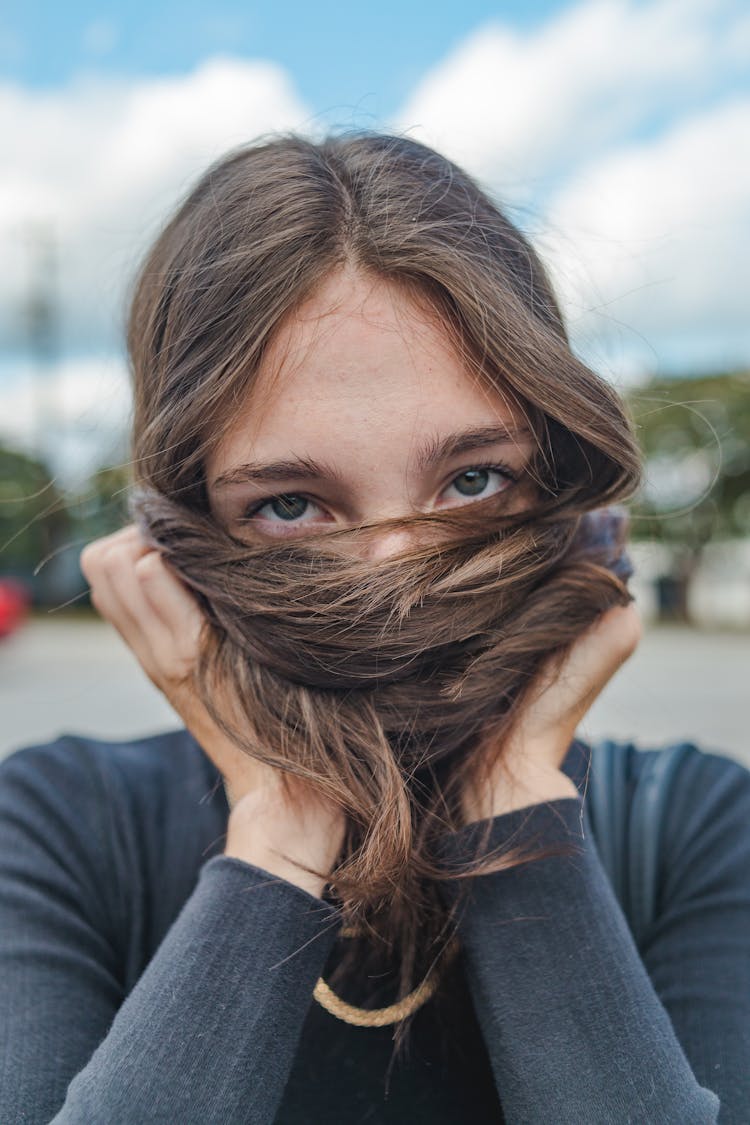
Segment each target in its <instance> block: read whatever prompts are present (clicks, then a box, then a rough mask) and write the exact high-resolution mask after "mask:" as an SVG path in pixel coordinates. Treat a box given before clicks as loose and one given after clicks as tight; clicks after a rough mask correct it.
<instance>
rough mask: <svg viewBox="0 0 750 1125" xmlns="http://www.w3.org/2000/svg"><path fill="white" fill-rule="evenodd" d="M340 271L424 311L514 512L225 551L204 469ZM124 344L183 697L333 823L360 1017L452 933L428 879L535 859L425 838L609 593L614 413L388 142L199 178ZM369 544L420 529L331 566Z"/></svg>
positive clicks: (419, 164) (513, 265) (490, 761)
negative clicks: (376, 556)
mask: <svg viewBox="0 0 750 1125" xmlns="http://www.w3.org/2000/svg"><path fill="white" fill-rule="evenodd" d="M342 266H349V267H355V268H356V269H358V270H360V271H363V272H364V273H366V274H367V275H369V276H372V277H373V278H376V279H381V280H383V281H386V282H389V283H391V284H392V285H395V286H399V287H401V289H402V291H403V292H404V294H405V295H406V296H407V297H409V298H410V299H411V300H413V301H416V302H419V303H420V304H421V305H422V307H424V308H425V310H427V311H428V312H429V313H430V314H431V315H432V316H434V317H435V318H438V323H439V324H440V325H441V326H442V327H443V330H444V332H445V333H446V336H447V338H449V340H450V342H451V344H452V345H453V347H454V348H455V349H456V350H457V353H458V354H459V355H460V356H461V358H462V360H463V362H464V363H465V365H466V369H467V371H468V372H470V373H471V374H472V375H473V376H474V377H475V378H476V379H477V380H479V381H480V382H481V383H482V384H483V385H484V386H486V387H489V388H492V389H493V390H494V391H495V392H498V391H499V392H500V393H501V394H502V396H503V397H504V400H505V401H506V402H508V403H509V404H511V405H512V407H513V409H514V412H515V413H516V414H518V415H519V416H520V417H521V418H522V419H523V420H524V421H525V422H526V423H527V424H528V425H529V427H530V429H531V431H532V433H533V435H534V438H535V443H534V446H535V448H534V452H533V454H532V457H531V459H530V461H529V464H528V467H527V469H526V470H525V472H526V473H527V475H528V480H529V481H531V482H532V483H533V496H532V500H531V502H530V503H529V504H528V505H527V506H526V507H525V508H524V509H523V511H521V512H518V511H515V512H511V511H509V509H508V504H509V501H508V491H509V490H504V491H503V492H501V493H498V494H496V495H494V496H492V497H489V498H487V499H485V500H478V501H475V502H473V503H471V504H468V505H462V506H460V507H458V508H452V509H449V510H445V509H441V510H439V511H436V512H433V513H419V514H416V515H413V516H408V517H407V516H404V517H402V518H399V519H391V520H385V521H378V522H377V523H372V524H362V525H360V526H358V527H356V528H346V529H342V530H337V531H333V532H327V533H325V534H322V535H314V536H305V537H304V540H299V541H292V542H290V541H289V540H285V541H284V542H283V543H279V542H278V541H275V542H269V541H268V540H265V541H262V540H260V539H258V538H257V537H256V538H253V536H252V535H249V536H245V535H243V536H242V538H238V537H237V536H235V535H232V534H230V533H229V531H227V530H226V529H225V528H224V527H222V526H221V525H220V523H219V522H218V520H217V519H215V518H214V517H213V516H212V512H211V506H210V503H209V496H208V491H207V482H206V474H205V469H204V466H205V463H206V459H207V456H208V454H209V453H210V451H211V450H214V449H215V448H216V445H217V443H218V442H220V441H221V439H222V436H223V435H224V434H226V432H227V430H228V427H229V426H230V425H231V423H232V421H233V419H234V418H235V416H236V409H237V404H238V403H239V402H241V401H243V400H244V399H245V398H246V396H248V395H249V393H250V392H251V391H252V388H253V385H254V381H255V380H256V375H257V372H258V369H259V366H260V364H261V363H262V360H263V357H264V353H265V351H266V350H267V348H268V345H269V342H270V341H271V340H272V339H273V337H274V333H275V332H276V331H277V330H278V329H279V326H280V325H281V324H282V322H283V321H284V320H285V318H286V317H287V316H289V314H291V313H293V311H294V310H295V309H296V308H297V307H298V306H299V305H300V304H301V303H302V302H303V301H304V300H305V299H306V298H308V297H310V296H311V295H312V294H313V293H314V292H315V291H316V290H317V289H318V287H319V286H320V285H321V284H322V283H323V281H324V280H326V279H327V278H328V277H329V276H330V275H331V274H332V273H333V272H334V271H335V270H337V269H339V268H341V267H342ZM127 341H128V350H129V356H130V361H131V366H132V375H133V381H134V391H135V408H134V419H133V430H132V455H133V466H134V484H135V486H136V487H135V489H134V491H133V495H132V501H131V512H132V514H133V516H134V518H135V519H137V520H138V522H139V523H140V526H141V527H142V529H143V531H144V533H145V534H146V536H147V538H148V539H149V540H150V542H152V543H153V544H154V545H155V546H157V547H158V548H159V549H160V550H161V551H162V552H163V554H164V556H165V558H166V559H167V561H168V563H169V564H170V565H171V566H172V567H173V568H174V571H175V572H176V573H177V574H178V575H179V576H180V577H181V578H182V579H183V581H185V583H186V584H187V585H188V587H189V588H190V589H191V590H192V591H193V592H194V593H195V595H196V596H197V597H198V599H199V601H200V603H201V605H202V607H203V609H204V611H205V618H206V626H205V631H204V643H203V646H202V649H201V659H200V662H199V666H198V668H197V670H196V690H197V691H198V692H199V693H200V696H201V698H202V699H203V702H204V703H205V706H206V707H207V709H208V711H209V712H210V713H211V714H212V716H213V718H214V720H215V721H216V723H217V724H218V725H219V726H220V727H221V728H222V729H223V730H224V731H225V732H226V733H227V734H229V735H230V737H232V738H233V739H234V740H235V741H236V742H237V744H238V745H239V746H240V747H242V749H243V750H244V751H246V752H247V753H248V754H250V755H252V756H253V757H254V758H256V759H258V760H261V761H263V762H265V763H267V764H269V765H271V766H273V767H275V768H277V769H278V770H280V771H281V772H282V774H283V776H284V777H285V778H287V777H288V778H292V777H296V778H298V779H300V780H301V781H303V782H304V783H305V784H307V785H309V786H311V787H312V789H313V790H315V791H316V792H317V793H318V794H319V795H321V796H323V797H325V798H326V799H328V800H330V801H332V802H334V803H335V804H336V805H337V806H338V807H339V808H341V810H343V812H344V814H345V818H346V825H347V828H346V833H345V843H344V846H343V848H342V851H341V853H340V855H339V857H338V861H337V863H336V866H335V867H334V870H333V871H332V873H330V874H329V873H327V872H326V873H323V875H324V877H326V878H327V879H328V886H327V890H326V895H327V897H328V899H329V901H331V902H334V903H336V904H337V905H338V906H339V908H340V916H341V920H342V925H343V926H346V927H347V930H348V931H354V932H355V934H356V935H358V936H356V937H355V938H354V939H350V940H349V941H348V942H344V943H343V944H342V949H341V957H340V961H339V963H338V966H337V968H336V971H335V973H334V976H333V977H332V978H331V983H332V985H334V986H338V987H341V986H342V985H344V984H345V983H346V982H347V981H349V982H351V981H353V980H354V979H355V978H356V979H357V980H358V981H359V982H360V985H362V982H363V981H364V980H365V979H369V980H370V986H369V987H368V990H367V998H368V999H369V1001H370V1002H371V1003H372V1001H373V1000H382V999H383V987H384V986H383V979H384V978H383V976H382V974H381V976H380V977H375V978H374V983H373V980H372V979H371V978H369V977H368V969H369V970H372V969H373V968H376V967H377V968H380V969H381V970H382V969H383V965H384V964H387V965H389V966H390V967H391V968H392V969H393V972H394V977H393V980H395V981H396V982H397V987H396V993H397V994H398V995H404V994H406V993H407V992H408V991H409V990H410V989H411V988H413V987H414V985H415V984H416V983H417V982H418V981H420V980H421V979H422V977H423V975H424V973H425V970H426V969H427V968H429V967H431V966H433V965H434V964H435V963H436V961H437V960H438V954H439V951H440V950H444V949H445V947H446V944H447V942H448V939H449V937H450V936H452V935H453V934H454V933H455V917H456V914H455V911H456V908H457V905H458V902H459V901H460V900H459V898H457V897H456V895H455V894H452V893H450V894H446V893H445V892H446V887H447V885H448V883H449V882H450V881H451V880H453V881H454V882H453V884H452V886H454V887H456V886H458V885H459V884H458V882H457V881H460V880H465V879H466V878H467V877H469V876H475V875H477V874H479V873H486V872H488V871H497V870H502V869H507V868H510V867H512V866H514V865H516V864H518V863H521V862H530V861H532V860H534V859H539V858H541V857H542V856H546V855H548V854H550V850H549V849H544V850H536V851H532V850H531V849H525V850H522V849H520V848H514V849H507V848H503V849H500V850H499V852H498V851H497V850H496V851H495V852H494V853H492V854H490V853H488V852H486V850H484V848H483V847H482V846H481V842H480V847H479V848H478V849H477V852H476V855H475V858H474V860H473V861H472V862H471V863H469V864H467V865H465V866H464V867H462V868H460V869H459V868H457V867H455V866H453V867H450V866H448V865H447V864H446V863H445V862H444V857H443V853H442V851H441V840H442V839H443V838H444V837H445V836H446V834H447V833H451V832H455V831H458V830H460V829H461V828H462V827H464V823H463V820H462V805H461V794H462V792H463V791H464V787H465V786H466V785H467V784H468V783H472V784H473V785H475V786H479V787H481V786H482V785H483V784H485V783H486V779H487V778H488V777H489V771H490V770H492V769H493V768H496V767H497V765H498V763H500V762H501V761H502V754H503V744H504V740H505V738H506V735H507V733H508V731H509V730H510V727H511V725H512V724H513V722H514V721H515V720H516V718H517V716H518V713H519V710H520V709H521V708H522V707H523V706H524V702H525V701H526V700H527V699H528V697H529V693H530V691H531V687H532V685H533V683H534V680H535V677H536V675H537V673H538V671H539V668H540V666H541V664H542V662H543V661H545V660H547V659H548V658H550V657H553V656H554V654H560V655H561V656H562V655H563V654H564V653H565V651H566V650H567V649H568V648H569V647H570V645H571V644H572V643H573V642H574V641H575V640H576V638H577V637H578V636H579V635H580V634H581V633H582V632H583V631H584V630H585V629H586V628H587V627H588V626H590V625H591V624H592V623H593V621H594V620H595V619H596V617H597V616H598V615H599V614H600V613H601V612H603V611H604V610H606V609H608V608H610V607H611V606H613V605H616V604H621V605H622V604H627V602H628V601H630V600H631V595H630V593H629V591H628V589H627V579H628V577H629V574H630V568H629V564H628V560H627V555H626V554H625V551H624V546H625V538H626V526H627V520H626V519H625V518H624V509H623V508H622V506H621V502H622V501H624V500H626V499H628V498H629V497H630V496H631V495H632V494H633V492H634V491H635V489H636V488H637V486H638V484H639V481H640V473H641V456H640V453H639V449H638V445H637V442H636V440H635V436H634V432H633V426H632V422H631V420H630V418H629V417H628V415H627V413H626V410H625V407H624V405H623V402H622V400H621V399H620V397H619V395H618V394H617V393H616V391H615V390H614V389H613V387H612V386H611V385H609V384H608V383H607V382H606V381H605V380H603V379H602V378H601V377H600V376H598V375H597V374H596V373H595V372H594V371H592V370H591V369H590V368H589V367H588V366H587V365H586V364H584V363H583V362H582V361H581V360H580V359H579V358H577V357H576V356H575V355H574V353H573V352H572V350H571V347H570V344H569V341H568V337H567V333H566V329H565V325H564V323H563V317H562V315H561V311H560V308H559V307H558V303H557V301H556V299H555V296H554V294H553V292H552V289H551V286H550V283H549V280H548V277H547V275H546V273H545V270H544V268H543V265H542V263H541V262H540V260H539V258H538V256H537V254H536V253H535V251H534V249H533V248H532V246H531V245H530V244H529V242H528V241H527V239H526V238H525V237H524V236H523V235H522V233H521V232H520V231H519V230H518V229H517V228H516V226H515V225H514V224H513V223H511V222H510V220H509V219H508V217H507V216H506V214H505V213H504V211H503V209H502V208H501V207H500V206H499V205H498V204H497V202H496V201H494V200H493V199H492V198H491V197H490V196H489V195H488V194H487V193H486V192H485V191H483V190H482V189H481V188H480V186H479V185H478V184H477V183H476V182H475V181H474V180H473V179H472V178H471V177H470V176H468V175H467V174H466V173H465V172H464V171H462V170H461V169H460V168H458V167H457V166H456V165H455V164H453V163H451V162H450V161H449V160H447V159H446V158H445V157H443V156H441V155H440V154H438V153H437V152H434V151H433V150H431V149H430V148H428V147H426V146H424V145H422V144H419V143H417V142H415V141H413V140H410V139H408V138H404V137H399V136H390V135H382V134H376V133H369V132H362V131H357V132H355V133H348V134H340V135H335V136H329V137H328V138H326V139H324V140H322V141H320V142H318V143H316V142H313V141H311V140H309V139H306V138H303V137H301V136H298V135H295V134H284V135H277V136H274V137H272V138H270V139H268V138H264V139H262V140H261V141H259V142H256V143H254V144H250V145H245V146H243V147H241V148H238V149H236V150H233V151H231V152H230V153H228V154H227V155H226V156H224V157H223V158H222V159H220V160H218V161H217V162H216V163H214V164H213V165H212V166H211V167H210V168H209V169H208V170H207V171H206V172H205V173H204V174H203V175H202V176H201V177H200V179H199V180H198V181H197V182H196V183H195V185H194V186H193V187H192V189H191V190H190V191H189V193H188V194H187V196H186V197H185V198H184V200H183V201H182V202H181V204H180V205H179V207H178V208H177V210H176V212H175V213H174V214H173V215H172V216H171V218H170V219H169V221H168V222H167V224H166V225H165V226H164V228H163V230H162V231H161V233H160V234H159V236H158V238H157V239H156V241H155V243H154V245H153V246H152V247H151V248H150V250H149V252H148V253H147V255H146V257H145V259H144V261H143V262H142V264H141V266H140V269H139V271H138V274H137V276H136V278H135V283H134V288H133V292H132V300H131V302H130V310H129V319H128V326H127ZM373 393H374V394H377V388H376V387H375V388H374V389H373ZM384 527H387V528H393V527H410V528H412V529H415V530H416V531H417V532H418V535H417V536H416V537H415V539H414V540H413V546H412V547H410V548H409V549H408V550H406V551H404V552H402V553H401V554H399V555H397V556H395V557H392V558H389V559H386V560H379V561H367V560H365V559H364V558H361V557H357V556H355V557H353V556H352V552H351V551H348V550H346V549H344V548H346V545H347V543H348V542H349V539H348V537H349V536H351V535H352V534H354V535H358V536H361V537H366V536H368V535H370V534H376V533H378V532H379V531H382V530H383V528H384ZM227 690H229V692H230V695H231V700H232V704H231V706H228V705H227V704H226V699H227ZM220 694H221V697H222V698H223V699H224V700H225V702H224V703H223V704H222V706H221V707H219V706H217V704H216V700H217V698H219V695H220ZM483 827H485V828H486V832H485V834H484V835H483V836H482V840H483V841H484V843H485V844H486V841H487V839H488V835H489V829H490V827H491V821H489V820H488V821H487V822H486V825H484V826H483ZM556 854H557V853H556ZM461 885H462V886H465V885H466V884H465V883H463V884H461ZM388 979H389V980H390V978H388ZM390 983H391V984H392V983H393V981H392V980H390ZM364 998H365V993H364V992H363V991H362V990H361V989H360V991H359V992H358V993H357V1000H358V1001H359V1002H363V1001H364ZM393 998H394V997H393V996H391V999H393ZM408 1022H409V1021H408V1020H407V1021H404V1022H403V1023H402V1024H401V1025H399V1027H398V1029H397V1031H396V1035H395V1042H396V1050H398V1048H399V1046H400V1045H401V1043H402V1041H403V1039H404V1036H405V1034H406V1030H407V1026H408Z"/></svg>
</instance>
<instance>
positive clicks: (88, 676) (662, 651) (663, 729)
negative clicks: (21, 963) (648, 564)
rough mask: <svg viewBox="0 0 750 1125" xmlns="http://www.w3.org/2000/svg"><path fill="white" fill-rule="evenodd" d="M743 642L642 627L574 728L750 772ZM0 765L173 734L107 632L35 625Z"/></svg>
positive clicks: (14, 691)
mask: <svg viewBox="0 0 750 1125" xmlns="http://www.w3.org/2000/svg"><path fill="white" fill-rule="evenodd" d="M748 684H750V634H747V633H744V634H737V633H704V632H696V631H694V630H690V629H683V628H677V627H665V626H661V627H659V628H655V627H653V626H647V627H646V632H645V635H644V638H643V640H642V642H641V644H640V646H639V647H638V649H637V651H636V653H635V654H634V656H633V657H631V659H630V660H629V661H628V663H627V664H626V665H625V666H624V667H623V668H622V669H621V670H620V672H619V673H618V674H617V675H616V676H615V678H614V679H613V680H612V681H611V682H610V684H609V685H608V687H607V688H606V690H605V691H604V692H603V694H602V695H601V696H600V697H599V699H598V700H597V701H596V703H595V704H594V706H593V708H592V709H591V711H590V712H589V714H588V716H587V717H586V719H585V720H584V722H583V724H582V725H581V727H580V728H579V734H580V735H581V736H582V737H583V738H596V737H601V736H604V735H607V736H610V737H613V738H632V739H633V740H634V741H636V742H637V743H638V744H639V745H641V746H643V747H644V748H646V747H648V746H659V745H661V744H663V743H665V742H670V741H675V740H677V739H681V738H687V739H691V740H692V741H695V742H697V743H698V744H699V745H700V746H701V747H702V748H703V749H706V750H713V751H715V752H717V753H722V754H727V755H728V756H731V757H736V758H738V759H739V760H740V761H742V762H743V763H744V764H745V765H747V766H750V738H749V737H748V735H747V710H746V704H747V694H748ZM0 715H1V716H2V722H0V757H1V756H3V755H4V754H7V753H8V752H10V751H11V750H13V749H15V748H17V747H19V746H23V745H29V744H31V743H35V742H43V741H48V740H49V739H51V738H54V737H55V736H56V735H57V734H60V733H63V732H66V733H80V734H88V735H94V736H96V737H99V738H113V739H120V738H128V737H131V736H137V735H143V734H151V733H153V732H155V731H158V730H166V729H167V728H169V727H176V726H180V725H181V724H180V721H179V719H178V718H177V716H176V715H175V714H174V712H173V711H172V710H171V708H170V707H169V706H168V704H167V703H166V701H165V700H164V699H163V697H162V696H161V695H160V694H159V692H158V691H157V690H156V688H154V687H153V686H152V684H151V683H150V681H149V680H148V678H147V677H146V675H145V674H144V673H143V672H142V671H141V669H140V666H139V665H138V663H137V662H136V660H135V657H134V656H132V655H131V653H130V651H129V649H128V648H127V647H126V646H125V644H124V642H123V641H122V640H121V639H120V637H119V635H118V634H117V633H116V632H115V630H114V629H113V628H111V627H110V626H108V625H105V624H104V623H102V622H98V621H86V620H82V621H70V620H68V621H66V620H64V619H62V618H58V619H55V618H54V617H50V618H49V619H44V618H36V619H34V620H32V621H31V622H30V624H28V625H27V627H26V628H25V629H24V630H22V631H21V632H20V633H18V634H15V635H14V636H12V637H10V638H8V639H6V640H5V641H3V642H2V643H0Z"/></svg>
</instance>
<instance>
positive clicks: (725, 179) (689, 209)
mask: <svg viewBox="0 0 750 1125" xmlns="http://www.w3.org/2000/svg"><path fill="white" fill-rule="evenodd" d="M748 26H749V25H748V19H747V15H746V14H744V12H743V5H742V4H740V3H738V2H736V0H654V2H652V3H649V4H641V3H636V2H635V0H583V2H582V3H579V4H576V5H572V6H570V7H569V8H566V9H565V10H564V11H562V12H561V13H560V14H559V15H557V16H556V17H554V18H553V19H551V20H549V21H548V22H547V23H546V24H544V25H543V26H541V27H539V28H536V29H535V30H533V31H530V32H527V33H523V34H521V33H516V32H514V31H511V30H509V29H508V28H505V27H502V26H500V25H497V24H491V25H488V26H486V27H484V28H481V29H479V30H478V31H477V32H476V33H475V34H474V35H472V36H470V37H469V38H468V39H467V40H466V41H465V42H464V43H462V44H460V45H459V46H458V47H457V48H456V49H455V50H454V51H453V52H451V54H450V55H449V57H448V58H446V59H445V60H443V62H442V63H441V64H440V65H439V66H437V67H436V68H435V69H434V70H433V71H432V72H431V73H429V74H428V75H426V76H425V78H424V80H423V81H422V83H421V84H420V86H419V87H418V88H417V90H415V92H414V95H413V97H412V98H411V99H410V101H409V102H408V104H407V105H406V106H404V108H403V110H402V111H401V112H400V113H399V115H398V119H397V121H396V122H395V123H394V126H395V127H396V128H397V129H399V130H401V131H405V132H408V133H409V134H410V135H412V136H415V137H416V138H418V139H422V140H424V141H426V142H427V143H429V144H433V145H434V146H435V147H437V148H439V149H441V150H442V151H444V152H445V153H446V154H447V155H449V156H451V157H452V158H453V159H454V160H456V161H457V162H458V163H459V164H462V165H464V166H465V167H466V168H467V169H468V170H469V171H470V172H472V173H473V175H474V176H476V177H477V178H478V179H479V180H480V182H482V183H483V184H484V185H485V186H486V187H488V188H489V189H490V190H491V191H493V192H494V193H496V196H497V198H499V199H500V200H501V201H504V202H505V203H506V205H507V206H508V209H509V211H510V213H511V215H512V216H514V217H515V218H516V219H517V221H518V222H519V223H520V224H521V225H522V226H523V227H525V228H526V229H527V230H528V231H529V232H530V233H531V234H532V237H534V238H535V241H536V243H537V245H538V246H539V248H540V250H541V251H542V254H543V256H544V257H545V258H546V260H548V261H549V262H550V265H551V266H552V268H553V273H554V276H555V280H556V282H557V286H558V289H559V290H560V291H561V295H562V297H563V303H564V305H565V307H566V311H567V312H568V315H569V318H570V320H571V322H572V328H573V332H574V338H575V340H576V343H577V344H578V346H579V348H580V349H581V350H582V351H583V352H584V353H585V354H586V355H587V357H588V358H590V359H593V360H594V361H595V362H598V363H600V365H601V366H602V367H603V369H604V370H608V371H609V374H610V375H611V376H612V377H614V378H617V377H620V376H622V377H623V378H628V377H629V376H633V375H636V373H642V372H643V369H644V367H645V368H647V369H648V368H650V369H654V368H658V367H659V366H660V365H666V366H672V367H674V366H676V365H682V366H683V367H684V368H685V369H686V370H687V369H689V368H691V367H692V368H696V367H700V366H706V367H709V366H711V365H723V364H733V363H738V362H745V363H747V362H749V361H750V327H749V326H748V324H747V318H746V313H745V309H746V293H747V292H748V289H749V288H750V267H749V266H748V255H747V253H746V248H747V246H748V244H750V190H748V189H749V188H750V160H749V159H748V157H747V138H748V136H749V135H750V100H748V97H742V96H741V95H740V94H738V93H736V92H735V93H733V92H732V91H733V90H735V91H736V90H738V89H739V90H741V89H743V88H744V89H745V90H747V88H748V82H747V74H748V66H747V64H748V61H750V33H749V30H748ZM644 135H646V136H648V137H649V138H650V139H649V140H647V141H644V140H642V139H640V138H642V137H643V136H644Z"/></svg>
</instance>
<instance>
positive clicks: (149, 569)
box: [135, 551, 162, 582]
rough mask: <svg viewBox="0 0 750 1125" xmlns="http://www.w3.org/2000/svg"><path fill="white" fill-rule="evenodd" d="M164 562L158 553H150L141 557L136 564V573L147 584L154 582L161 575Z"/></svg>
mask: <svg viewBox="0 0 750 1125" xmlns="http://www.w3.org/2000/svg"><path fill="white" fill-rule="evenodd" d="M161 570H162V561H161V558H160V557H159V552H158V551H149V552H148V554H146V555H141V557H140V558H139V559H137V560H136V563H135V572H136V574H137V575H138V578H139V579H142V580H144V581H146V582H148V581H151V580H153V579H154V578H155V577H157V575H159V574H161Z"/></svg>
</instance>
